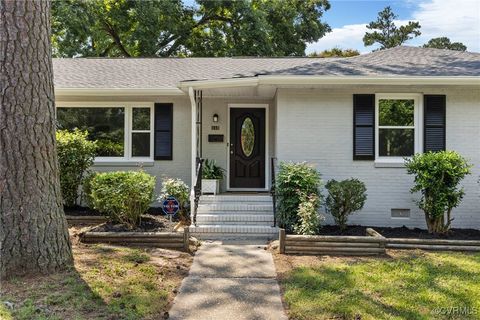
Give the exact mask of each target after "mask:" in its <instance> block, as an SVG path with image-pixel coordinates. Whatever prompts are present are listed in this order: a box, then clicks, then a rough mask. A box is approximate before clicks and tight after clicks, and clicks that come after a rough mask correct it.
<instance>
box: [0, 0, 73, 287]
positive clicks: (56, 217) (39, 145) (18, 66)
mask: <svg viewBox="0 0 480 320" xmlns="http://www.w3.org/2000/svg"><path fill="white" fill-rule="evenodd" d="M49 21H50V3H49V1H25V0H0V44H1V47H0V68H1V69H0V77H1V82H0V83H1V86H0V90H1V96H0V97H1V105H0V277H2V278H3V277H9V276H12V275H18V274H25V273H35V272H41V273H47V272H52V271H55V270H59V269H62V268H65V267H66V266H68V265H71V263H72V252H71V245H70V241H69V237H68V229H67V222H66V218H65V214H64V213H63V208H62V200H61V194H60V180H59V174H58V162H57V156H56V150H55V105H54V93H53V74H52V59H51V53H50V22H49Z"/></svg>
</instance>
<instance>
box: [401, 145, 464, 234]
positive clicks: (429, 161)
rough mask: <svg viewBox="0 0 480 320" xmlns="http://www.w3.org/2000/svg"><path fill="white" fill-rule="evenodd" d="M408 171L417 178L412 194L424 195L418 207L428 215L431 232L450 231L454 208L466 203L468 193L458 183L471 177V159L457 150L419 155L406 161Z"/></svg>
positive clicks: (427, 221)
mask: <svg viewBox="0 0 480 320" xmlns="http://www.w3.org/2000/svg"><path fill="white" fill-rule="evenodd" d="M406 167H407V172H408V173H409V174H412V175H414V176H415V180H414V186H413V187H412V189H411V190H410V191H411V192H412V193H415V192H421V195H422V196H421V199H420V201H418V206H419V208H420V209H422V210H423V212H424V213H425V221H426V223H427V228H428V231H429V232H430V233H445V232H448V230H449V229H450V224H451V223H452V220H453V218H451V213H452V209H453V208H455V207H457V206H458V205H459V204H460V202H461V201H462V198H463V195H464V191H463V188H460V187H459V186H458V184H459V183H460V181H461V180H462V179H463V178H465V176H466V175H468V174H470V168H471V167H472V166H471V165H470V164H468V162H467V160H465V158H463V157H462V156H460V155H459V154H458V153H456V152H455V151H440V152H428V153H423V154H416V155H415V156H413V157H412V158H411V159H407V160H406Z"/></svg>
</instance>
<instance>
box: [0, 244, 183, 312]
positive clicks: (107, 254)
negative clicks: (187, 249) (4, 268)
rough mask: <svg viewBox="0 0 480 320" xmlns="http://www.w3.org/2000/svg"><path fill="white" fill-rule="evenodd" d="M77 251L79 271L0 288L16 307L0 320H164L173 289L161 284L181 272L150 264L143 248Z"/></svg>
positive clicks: (4, 298)
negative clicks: (152, 318)
mask: <svg viewBox="0 0 480 320" xmlns="http://www.w3.org/2000/svg"><path fill="white" fill-rule="evenodd" d="M79 250H80V249H78V248H77V249H76V252H75V251H74V252H75V255H76V259H75V260H76V261H75V268H71V269H70V270H67V271H63V272H59V273H56V274H51V275H45V276H34V277H22V278H15V279H10V280H8V281H5V282H4V283H2V295H1V296H2V297H1V299H0V300H2V301H9V302H12V303H14V308H13V310H8V309H6V308H5V307H4V310H3V311H0V318H2V317H3V318H6V319H9V318H8V317H10V318H12V319H144V318H145V316H150V315H153V316H155V319H159V318H162V316H163V312H164V311H166V310H167V308H168V305H169V303H170V301H171V299H172V297H171V296H170V295H169V292H171V289H172V287H174V285H175V283H174V282H172V281H168V280H165V281H162V280H164V275H165V278H166V277H167V275H173V277H174V276H178V273H179V272H180V271H178V270H177V268H173V267H172V268H170V267H161V266H159V265H155V264H153V263H147V261H148V260H149V259H150V258H149V256H148V255H147V254H146V253H145V252H144V251H142V250H139V249H131V248H111V247H108V246H92V247H86V248H83V249H82V250H81V251H79ZM1 312H3V313H4V314H2V313H1ZM3 318H2V319H3Z"/></svg>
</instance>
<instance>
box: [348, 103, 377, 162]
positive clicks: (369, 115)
mask: <svg viewBox="0 0 480 320" xmlns="http://www.w3.org/2000/svg"><path fill="white" fill-rule="evenodd" d="M374 159H375V95H374V94H354V95H353V160H374Z"/></svg>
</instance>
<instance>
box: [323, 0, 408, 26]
mask: <svg viewBox="0 0 480 320" xmlns="http://www.w3.org/2000/svg"><path fill="white" fill-rule="evenodd" d="M330 4H331V6H332V7H331V9H330V10H328V11H327V12H326V13H325V14H324V20H325V21H327V22H328V24H329V25H330V26H331V27H332V28H338V27H342V26H344V25H348V24H356V23H362V22H365V21H372V20H375V19H376V17H377V13H378V12H379V11H382V10H383V9H384V8H385V7H386V6H390V7H391V8H392V10H393V12H395V13H396V14H397V15H398V16H399V17H400V18H404V19H408V18H410V13H411V12H412V10H413V8H414V7H415V3H414V2H407V1H362V0H356V1H355V0H345V1H342V0H337V1H330Z"/></svg>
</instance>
